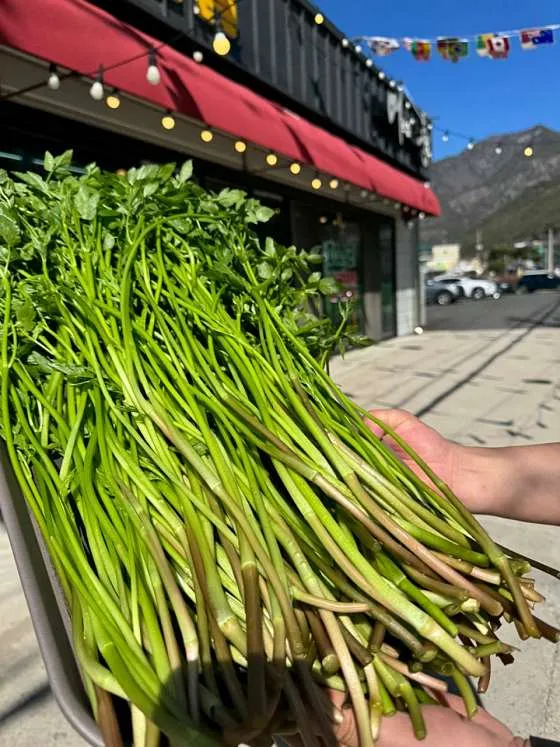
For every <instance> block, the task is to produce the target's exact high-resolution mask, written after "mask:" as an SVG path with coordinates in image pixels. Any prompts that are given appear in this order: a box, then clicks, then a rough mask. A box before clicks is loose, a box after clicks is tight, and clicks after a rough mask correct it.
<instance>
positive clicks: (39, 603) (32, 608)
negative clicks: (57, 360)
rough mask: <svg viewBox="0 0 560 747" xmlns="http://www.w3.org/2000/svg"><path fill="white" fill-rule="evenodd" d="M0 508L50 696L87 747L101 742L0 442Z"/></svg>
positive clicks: (48, 569)
mask: <svg viewBox="0 0 560 747" xmlns="http://www.w3.org/2000/svg"><path fill="white" fill-rule="evenodd" d="M0 512H1V515H2V518H3V521H4V523H5V526H6V529H7V532H8V537H9V540H10V544H11V546H12V550H13V553H14V557H15V561H16V566H17V569H18V573H19V577H20V579H21V585H22V587H23V592H24V594H25V599H26V601H27V606H28V607H29V612H30V614H31V621H32V623H33V627H34V629H35V634H36V636H37V641H38V643H39V649H40V651H41V656H42V657H43V661H44V663H45V668H46V670H47V675H48V678H49V682H50V686H51V689H52V692H53V694H54V697H55V699H56V701H57V703H58V705H59V706H60V709H61V710H62V712H63V713H64V715H65V716H66V718H67V719H68V721H69V722H70V724H71V725H72V726H73V727H74V729H75V730H76V731H77V732H78V733H79V734H80V736H82V737H83V738H84V739H85V740H86V742H88V743H89V744H90V745H92V747H104V741H103V738H102V736H101V733H100V731H99V729H98V727H97V724H96V723H95V721H94V719H93V716H92V713H91V708H90V706H89V702H88V699H87V696H86V693H85V690H84V687H83V683H82V680H81V677H80V673H79V670H78V666H77V663H76V659H75V656H74V652H73V648H72V642H71V637H70V634H69V622H70V621H69V616H68V610H67V609H66V605H65V603H64V598H63V595H62V591H61V589H60V585H59V583H58V580H57V578H56V575H55V573H54V570H53V567H52V564H51V562H50V560H49V557H48V554H47V552H46V549H45V546H44V543H43V540H42V538H41V536H40V533H39V531H38V529H37V526H36V525H35V522H34V520H33V517H32V516H31V514H30V512H29V510H28V508H27V504H26V503H25V500H24V498H23V496H22V493H21V490H20V488H19V485H18V483H17V481H16V479H15V476H14V473H13V470H12V467H11V465H10V462H9V459H8V456H7V454H6V450H5V449H4V448H3V447H2V448H1V449H0Z"/></svg>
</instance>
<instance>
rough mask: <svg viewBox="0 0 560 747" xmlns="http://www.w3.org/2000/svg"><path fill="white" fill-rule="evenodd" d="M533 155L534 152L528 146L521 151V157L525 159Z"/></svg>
mask: <svg viewBox="0 0 560 747" xmlns="http://www.w3.org/2000/svg"><path fill="white" fill-rule="evenodd" d="M534 153H535V151H534V150H533V148H532V147H531V146H530V145H528V146H527V147H526V148H525V150H524V151H523V155H524V156H525V158H531V157H532V156H533V155H534Z"/></svg>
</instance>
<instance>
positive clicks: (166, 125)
mask: <svg viewBox="0 0 560 747" xmlns="http://www.w3.org/2000/svg"><path fill="white" fill-rule="evenodd" d="M161 126H162V127H163V129H164V130H172V129H173V128H174V127H175V117H174V116H173V114H171V112H165V114H164V115H163V117H162V118H161Z"/></svg>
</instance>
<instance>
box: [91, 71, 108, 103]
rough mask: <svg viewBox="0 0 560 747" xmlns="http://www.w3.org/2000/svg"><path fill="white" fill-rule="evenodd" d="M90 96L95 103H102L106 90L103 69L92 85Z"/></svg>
mask: <svg viewBox="0 0 560 747" xmlns="http://www.w3.org/2000/svg"><path fill="white" fill-rule="evenodd" d="M89 95H90V96H91V98H92V99H94V101H102V100H103V96H104V95H105V89H104V88H103V67H100V68H99V72H98V73H97V77H96V78H95V80H94V81H93V83H92V84H91V88H90V89H89Z"/></svg>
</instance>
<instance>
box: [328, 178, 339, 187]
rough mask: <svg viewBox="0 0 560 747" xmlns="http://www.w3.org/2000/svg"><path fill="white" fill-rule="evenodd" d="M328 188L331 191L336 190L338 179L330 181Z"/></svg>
mask: <svg viewBox="0 0 560 747" xmlns="http://www.w3.org/2000/svg"><path fill="white" fill-rule="evenodd" d="M329 187H330V188H331V189H338V179H331V180H330V182H329Z"/></svg>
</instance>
